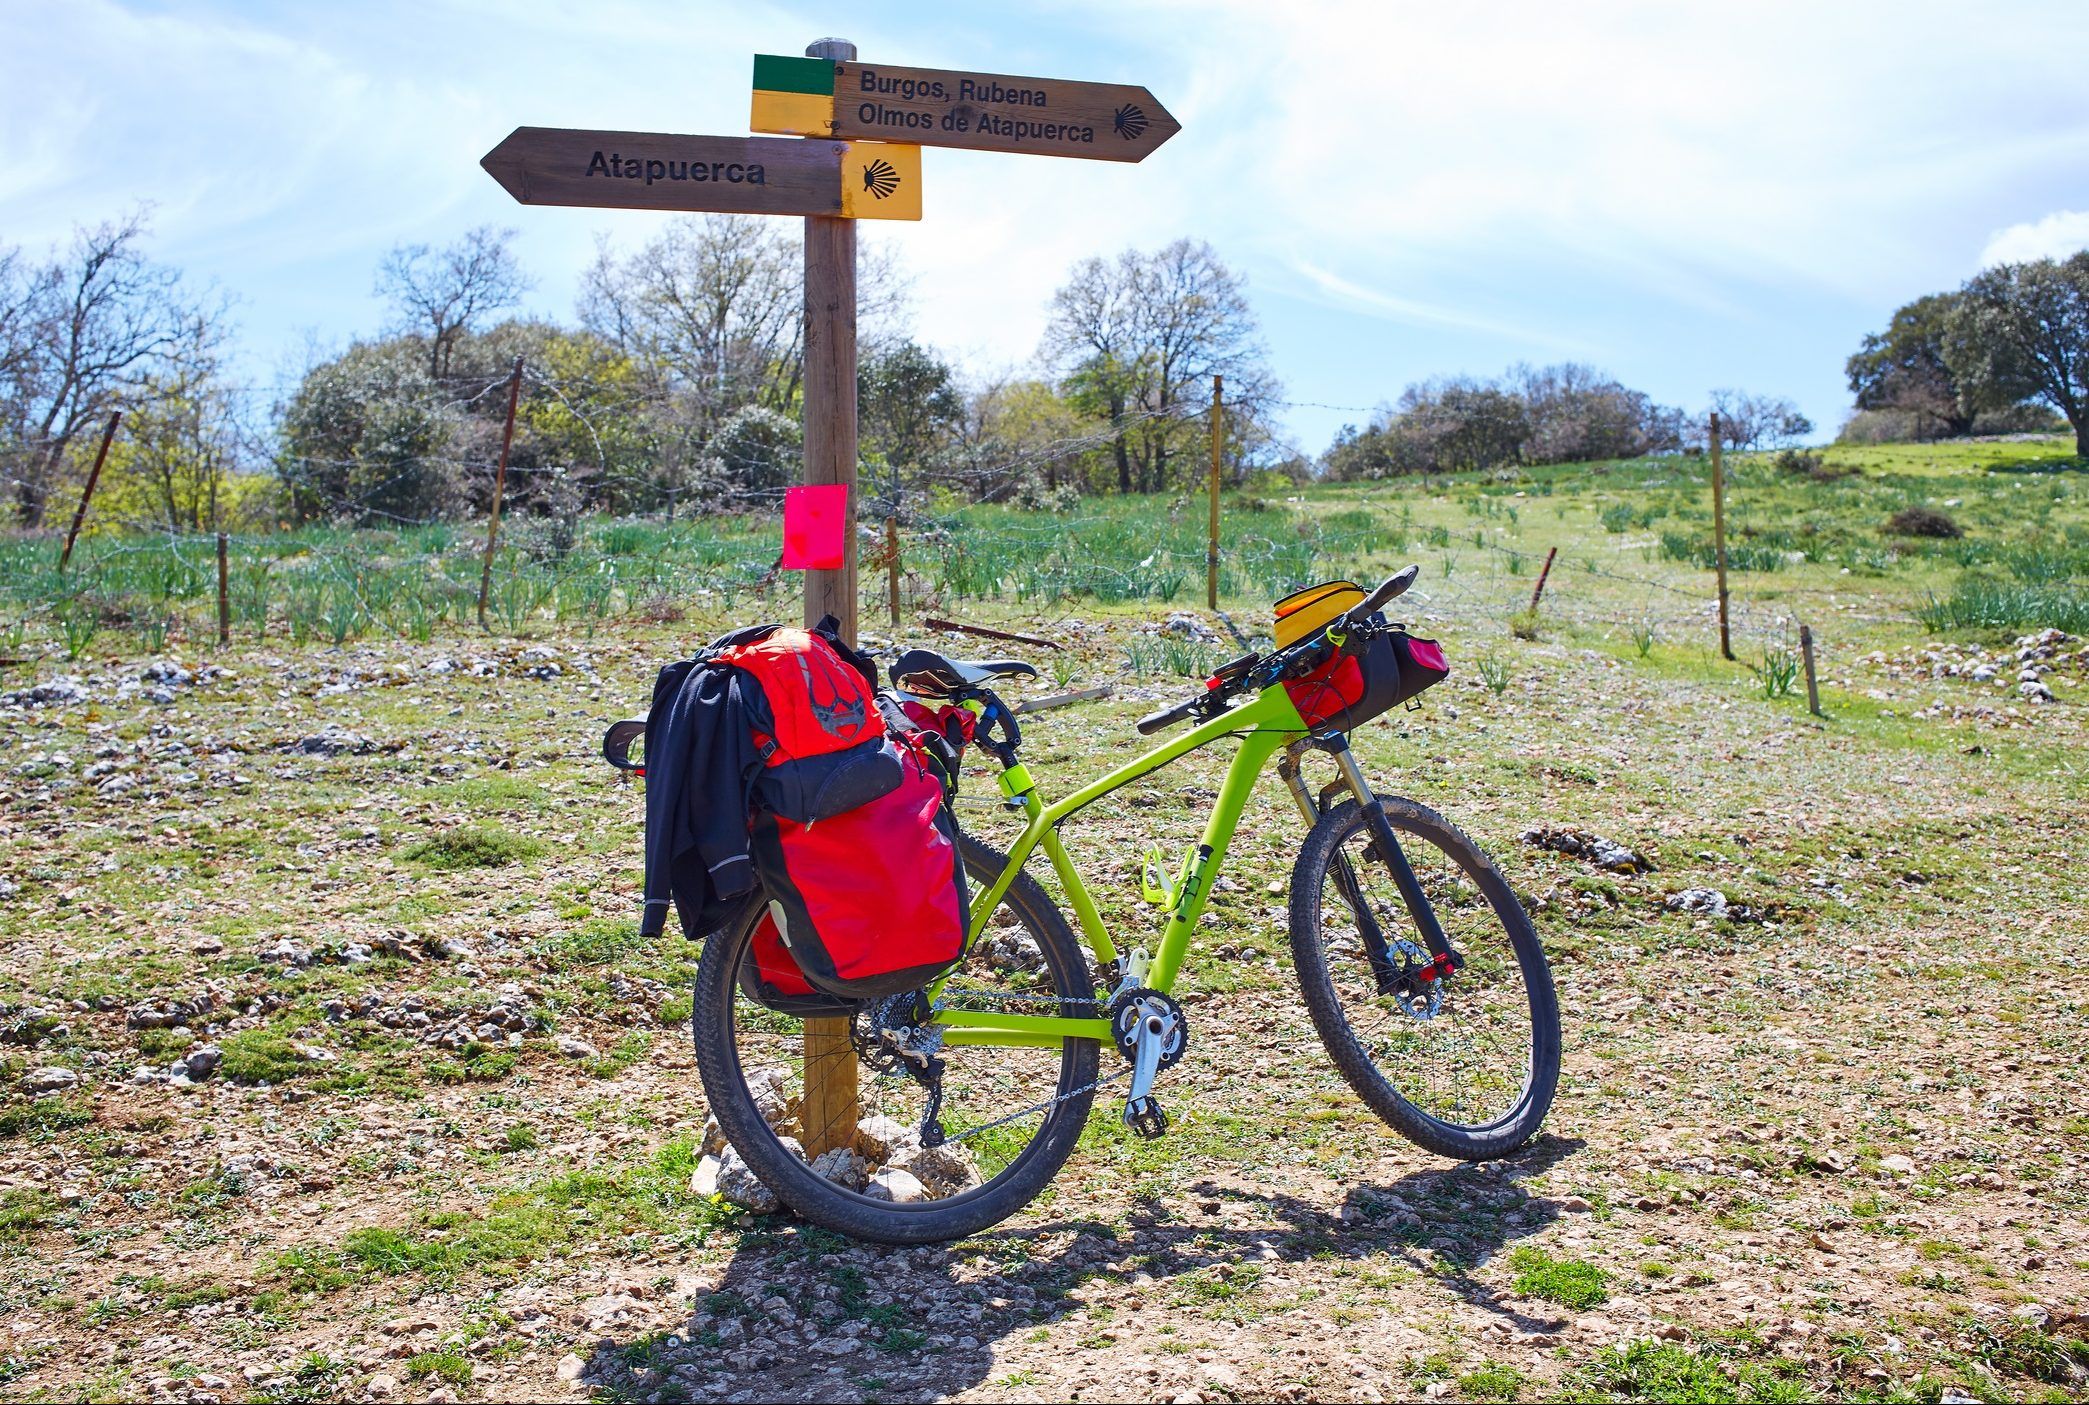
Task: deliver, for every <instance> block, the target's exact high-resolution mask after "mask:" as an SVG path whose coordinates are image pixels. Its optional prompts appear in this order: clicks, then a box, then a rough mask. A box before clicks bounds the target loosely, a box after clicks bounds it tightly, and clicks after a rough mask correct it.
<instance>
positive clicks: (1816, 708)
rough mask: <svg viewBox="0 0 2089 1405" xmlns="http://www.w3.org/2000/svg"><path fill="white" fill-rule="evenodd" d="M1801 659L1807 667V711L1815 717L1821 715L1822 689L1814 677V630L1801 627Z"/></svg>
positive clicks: (1804, 626)
mask: <svg viewBox="0 0 2089 1405" xmlns="http://www.w3.org/2000/svg"><path fill="white" fill-rule="evenodd" d="M1799 658H1800V660H1801V661H1802V662H1804V663H1805V665H1806V710H1807V711H1808V712H1810V713H1812V714H1813V715H1814V716H1815V717H1819V716H1820V715H1821V688H1820V684H1818V683H1817V682H1815V681H1814V676H1813V630H1812V629H1811V628H1809V627H1808V626H1806V625H1803V624H1802V625H1800V626H1799Z"/></svg>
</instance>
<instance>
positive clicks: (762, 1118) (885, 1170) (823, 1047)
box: [698, 843, 1096, 1223]
mask: <svg viewBox="0 0 2089 1405" xmlns="http://www.w3.org/2000/svg"><path fill="white" fill-rule="evenodd" d="M980 852H981V851H979V849H978V846H975V845H971V844H969V843H968V845H967V854H966V860H967V862H966V867H967V870H968V873H969V876H970V877H971V878H972V880H973V881H974V882H975V883H978V884H984V883H985V882H988V881H990V880H991V878H992V877H993V875H994V874H995V873H996V872H997V871H998V865H995V864H992V863H991V861H982V860H981V858H980V856H979V854H980ZM987 852H990V851H987ZM993 857H994V858H998V856H993ZM1028 906H1031V904H1030V903H1028V902H1021V901H1019V900H1018V898H1017V895H1016V890H1015V889H1014V888H1013V887H1011V889H1010V896H1009V898H1008V899H1006V900H1004V901H1003V903H1002V904H1001V906H1000V907H998V908H997V909H996V910H995V912H994V914H993V916H992V917H991V918H990V919H989V921H988V925H987V927H986V930H985V931H984V932H982V933H981V935H980V938H979V940H978V941H977V942H976V943H975V944H974V946H973V949H972V950H971V951H970V952H969V953H968V954H967V956H966V958H965V960H964V961H963V962H962V963H961V964H960V966H959V968H958V970H957V971H956V972H955V973H954V974H953V975H952V976H951V978H950V980H949V981H948V982H947V983H946V985H945V986H944V989H943V992H942V995H941V1001H942V1003H943V1004H944V1005H945V1006H946V1007H949V1008H966V1009H984V1010H1006V1011H1011V1012H1022V1013H1032V1014H1057V1013H1067V1014H1091V1013H1092V1012H1093V1007H1092V1003H1091V1002H1092V999H1093V990H1092V987H1091V985H1090V982H1089V976H1088V972H1087V968H1086V963H1085V961H1084V960H1083V959H1082V957H1081V953H1080V950H1079V948H1078V947H1077V946H1075V945H1074V943H1073V942H1072V940H1071V938H1070V936H1068V935H1066V934H1065V932H1064V924H1063V920H1061V922H1060V928H1061V930H1060V932H1059V933H1056V934H1055V933H1053V932H1049V931H1042V930H1039V929H1040V928H1042V927H1044V926H1045V925H1046V921H1047V920H1048V919H1045V918H1044V917H1043V915H1042V914H1028V915H1026V914H1025V912H1024V911H1022V908H1024V907H1028ZM1052 916H1054V917H1056V914H1052ZM758 917H759V909H758V908H753V909H750V910H749V912H748V914H747V915H746V917H745V918H744V920H743V921H741V922H739V923H735V924H734V925H733V926H732V927H731V928H729V929H728V930H727V931H726V932H721V933H720V934H718V936H716V937H714V938H713V939H712V940H713V942H715V943H717V944H719V951H718V953H717V955H716V957H715V958H713V959H719V960H728V959H729V960H732V961H733V962H734V964H735V968H737V962H738V960H740V959H744V953H745V951H746V949H747V946H748V944H749V942H750V941H751V939H752V931H753V926H754V923H755V921H756V920H757V919H758ZM706 956H707V957H712V953H710V952H707V953H706ZM720 1019H721V1015H720V1014H714V1015H713V1021H714V1023H713V1028H717V1022H718V1021H720ZM722 1020H723V1024H724V1026H725V1027H724V1028H723V1029H721V1030H720V1031H719V1032H720V1033H721V1034H722V1035H723V1036H724V1038H723V1040H722V1041H721V1047H722V1051H723V1052H724V1053H725V1054H726V1055H727V1057H726V1058H725V1059H724V1060H723V1061H722V1063H723V1067H722V1069H721V1070H720V1071H721V1073H722V1074H723V1075H724V1077H725V1078H726V1079H728V1080H731V1082H732V1083H733V1084H735V1085H736V1086H733V1087H728V1088H726V1089H710V1091H711V1092H712V1094H713V1104H714V1107H717V1109H718V1111H719V1113H720V1122H721V1123H722V1124H723V1125H724V1130H725V1131H726V1133H727V1134H728V1135H729V1136H730V1137H731V1138H732V1141H733V1144H734V1146H735V1147H736V1148H737V1149H739V1150H740V1152H741V1154H742V1155H743V1156H744V1157H745V1158H746V1160H747V1161H748V1162H749V1163H750V1164H751V1165H752V1166H753V1167H754V1169H755V1171H756V1172H757V1174H759V1175H760V1177H761V1178H762V1179H763V1180H764V1181H765V1182H767V1183H768V1184H769V1185H770V1186H771V1188H772V1189H773V1190H774V1191H776V1193H778V1194H779V1195H780V1196H782V1197H783V1198H784V1199H785V1200H786V1201H788V1202H790V1203H791V1204H792V1205H793V1206H794V1208H797V1209H799V1210H800V1211H801V1212H802V1213H805V1214H807V1215H808V1216H809V1217H812V1218H815V1219H838V1220H843V1221H847V1222H851V1223H853V1222H856V1221H859V1220H862V1219H864V1218H866V1217H890V1216H909V1215H921V1214H927V1213H930V1212H936V1211H946V1210H962V1209H963V1208H965V1207H974V1208H977V1209H985V1208H986V1207H985V1206H984V1205H983V1204H982V1203H981V1202H988V1201H995V1200H1001V1199H1011V1200H1012V1202H1013V1203H1012V1204H1010V1205H1009V1206H1007V1207H1006V1208H1004V1209H1001V1210H999V1211H998V1212H994V1213H992V1214H991V1218H990V1219H989V1220H988V1221H987V1222H991V1219H998V1218H1000V1217H1001V1215H1002V1214H1005V1213H1008V1212H1009V1211H1010V1210H1012V1209H1013V1208H1014V1207H1015V1206H1016V1205H1019V1204H1020V1203H1021V1202H1022V1201H1024V1200H1027V1199H1028V1198H1029V1197H1030V1196H1031V1195H1033V1194H1035V1192H1036V1190H1037V1189H1038V1188H1041V1186H1042V1184H1043V1182H1044V1180H1046V1179H1048V1178H1049V1176H1050V1175H1051V1174H1052V1173H1053V1172H1055V1171H1056V1170H1057V1167H1058V1164H1059V1162H1060V1161H1061V1160H1063V1158H1064V1154H1065V1148H1068V1147H1070V1146H1071V1144H1072V1140H1073V1138H1074V1137H1076V1136H1077V1135H1078V1130H1079V1124H1080V1122H1081V1121H1083V1120H1085V1118H1086V1114H1087V1107H1088V1102H1089V1098H1088V1097H1087V1096H1079V1095H1078V1094H1079V1092H1080V1090H1081V1089H1082V1085H1083V1084H1092V1082H1093V1080H1094V1077H1095V1062H1096V1059H1095V1050H1094V1046H1093V1044H1092V1043H1084V1042H1081V1041H1067V1042H1065V1043H1063V1044H1061V1045H1059V1046H1057V1047H1053V1048H1022V1047H1001V1046H985V1047H972V1046H966V1047H943V1048H940V1049H937V1050H935V1051H934V1057H936V1058H939V1059H940V1060H941V1061H942V1064H943V1069H942V1074H941V1078H940V1098H939V1099H938V1098H937V1096H936V1094H934V1093H932V1092H931V1088H930V1086H929V1084H928V1083H925V1082H924V1081H923V1080H922V1079H920V1078H917V1077H915V1076H914V1075H913V1074H911V1073H910V1072H908V1071H907V1065H906V1064H905V1063H903V1062H897V1061H891V1060H884V1061H883V1062H885V1063H886V1066H884V1067H882V1068H881V1067H878V1064H879V1063H880V1062H881V1059H880V1056H879V1054H878V1052H877V1050H876V1049H875V1047H874V1041H875V1025H874V1018H873V1012H872V1010H870V1009H864V1010H859V1011H858V1012H857V1013H856V1014H855V1015H854V1016H853V1017H852V1018H851V1019H850V1021H849V1026H850V1032H851V1036H852V1037H851V1039H850V1040H849V1042H848V1043H847V1044H845V1045H844V1044H838V1043H836V1042H835V1040H834V1038H833V1032H834V1030H835V1025H834V1023H833V1022H829V1023H828V1031H829V1032H828V1034H827V1035H826V1036H825V1037H824V1038H823V1037H822V1036H821V1035H820V1034H818V1033H815V1034H814V1036H813V1037H812V1038H811V1039H810V1040H808V1032H807V1028H806V1025H807V1021H806V1020H805V1019H803V1018H801V1017H799V1016H796V1015H787V1014H781V1013H778V1012H776V1011H774V1010H770V1009H768V1008H766V1007H765V1006H763V1005H762V1004H760V1003H759V1002H757V1001H756V1000H754V999H753V998H751V997H750V996H749V995H748V994H747V993H746V992H745V991H744V990H742V989H739V988H738V984H737V982H735V986H734V989H733V992H732V997H731V1004H730V1010H729V1012H724V1013H722ZM698 1037H699V1040H701V1039H702V1038H703V1037H704V1035H703V1032H702V1031H701V1030H700V1031H699V1032H698ZM844 1057H848V1058H856V1059H858V1061H859V1069H858V1073H857V1078H856V1091H857V1105H856V1111H855V1133H854V1135H853V1136H851V1137H843V1136H841V1135H839V1129H838V1127H837V1125H836V1124H837V1120H838V1119H837V1116H836V1111H835V1108H834V1105H833V1102H832V1100H831V1099H824V1098H822V1097H820V1096H819V1095H818V1094H817V1093H809V1091H808V1087H807V1083H808V1073H811V1074H814V1075H817V1074H819V1073H820V1072H821V1061H822V1060H839V1059H842V1058H844ZM829 1067H832V1065H831V1064H830V1065H829ZM815 1081H819V1080H817V1079H815ZM706 1083H707V1087H708V1086H709V1083H710V1075H709V1073H708V1071H707V1074H706ZM1070 1094H1074V1096H1070ZM727 1101H735V1102H737V1103H738V1104H739V1109H740V1111H741V1113H742V1115H741V1116H740V1117H738V1118H732V1117H729V1116H727V1115H726V1113H727V1109H726V1108H725V1107H724V1106H722V1105H721V1104H723V1103H725V1102H727ZM750 1111H751V1112H752V1114H753V1116H748V1115H746V1114H747V1113H749V1112H750ZM932 1113H933V1123H931V1114H932ZM844 1115H845V1114H844ZM757 1119H758V1120H757ZM1069 1121H1070V1122H1071V1124H1072V1125H1071V1127H1070V1128H1069V1127H1068V1125H1067V1124H1068V1122H1069ZM736 1122H737V1123H739V1124H741V1125H738V1126H736V1125H734V1124H735V1123H736ZM925 1124H926V1125H925ZM937 1127H940V1131H941V1133H942V1137H943V1140H942V1141H941V1142H940V1144H934V1143H935V1136H936V1131H935V1129H936V1128H937ZM925 1134H926V1135H925ZM1040 1159H1043V1160H1044V1161H1045V1162H1046V1163H1048V1164H1045V1165H1043V1166H1041V1167H1040V1166H1037V1165H1035V1164H1033V1163H1036V1162H1037V1161H1039V1160H1040ZM808 1163H810V1164H809V1165H808ZM1040 1171H1041V1173H1042V1174H1041V1175H1040V1174H1038V1173H1039V1172H1040ZM1033 1181H1034V1182H1035V1184H1030V1183H1031V1182H1033ZM822 1211H824V1212H825V1213H824V1214H823V1213H822Z"/></svg>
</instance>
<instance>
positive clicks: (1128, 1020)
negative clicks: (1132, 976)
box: [1109, 986, 1190, 1069]
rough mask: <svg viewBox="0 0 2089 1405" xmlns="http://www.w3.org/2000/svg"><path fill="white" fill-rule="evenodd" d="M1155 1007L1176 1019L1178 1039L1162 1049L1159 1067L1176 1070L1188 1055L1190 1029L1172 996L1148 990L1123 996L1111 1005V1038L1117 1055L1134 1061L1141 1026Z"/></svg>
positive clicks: (1133, 990)
mask: <svg viewBox="0 0 2089 1405" xmlns="http://www.w3.org/2000/svg"><path fill="white" fill-rule="evenodd" d="M1155 1006H1158V1007H1160V1008H1161V1009H1163V1010H1165V1011H1166V1012H1167V1013H1168V1014H1170V1015H1172V1016H1173V1017H1174V1019H1175V1035H1174V1037H1173V1038H1172V1039H1170V1040H1169V1041H1168V1043H1167V1044H1166V1045H1165V1046H1164V1047H1163V1048H1162V1049H1161V1060H1160V1067H1161V1068H1164V1069H1167V1068H1173V1067H1175V1065H1177V1064H1179V1063H1181V1062H1182V1056H1183V1055H1184V1054H1186V1053H1188V1052H1189V1047H1190V1025H1189V1018H1188V1016H1186V1015H1184V1014H1183V1011H1182V1006H1181V1004H1180V1003H1178V1002H1177V1001H1176V999H1175V998H1174V997H1173V996H1171V995H1164V994H1162V993H1161V992H1160V991H1157V990H1153V989H1150V988H1148V987H1146V986H1133V987H1132V988H1131V989H1130V990H1127V991H1122V992H1120V993H1119V994H1118V995H1117V997H1116V998H1115V999H1113V1000H1112V1001H1111V1002H1110V1008H1109V1019H1110V1035H1111V1039H1112V1041H1113V1042H1114V1043H1115V1044H1116V1045H1117V1052H1118V1053H1120V1054H1122V1055H1124V1056H1125V1058H1127V1059H1130V1058H1133V1057H1135V1055H1136V1053H1137V1050H1138V1046H1139V1022H1140V1020H1141V1019H1142V1018H1143V1017H1144V1016H1145V1015H1146V1014H1147V1013H1148V1012H1149V1011H1150V1010H1152V1009H1153V1008H1154V1007H1155Z"/></svg>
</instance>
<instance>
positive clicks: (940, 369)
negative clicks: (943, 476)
mask: <svg viewBox="0 0 2089 1405" xmlns="http://www.w3.org/2000/svg"><path fill="white" fill-rule="evenodd" d="M856 387H857V388H856V424H857V433H858V437H859V440H860V443H861V446H862V452H863V454H864V457H865V458H867V459H875V460H876V461H877V462H878V463H879V464H881V465H882V467H883V472H882V473H881V474H879V475H878V476H879V478H880V479H881V480H882V481H881V483H880V486H879V493H880V495H881V496H882V497H884V498H885V499H886V506H887V508H888V509H891V510H897V508H898V507H899V505H900V499H901V492H902V490H903V489H904V488H905V486H906V485H907V484H908V483H909V482H917V481H919V480H920V478H921V477H922V476H923V475H924V474H925V472H926V471H927V470H928V468H929V467H930V465H931V464H932V463H933V461H934V460H935V458H936V457H937V455H938V454H939V452H940V451H941V450H942V449H943V448H944V447H945V446H947V445H948V443H949V442H950V440H951V438H952V436H953V435H954V434H955V432H956V430H957V426H958V422H959V420H960V418H961V417H962V416H963V414H964V409H965V405H964V398H963V397H962V396H961V395H959V394H958V391H957V386H956V384H955V381H954V378H953V376H952V373H951V369H950V367H949V366H947V365H945V364H944V363H943V362H942V361H941V360H939V359H938V358H937V357H936V355H935V353H934V352H931V351H929V350H927V349H926V348H924V347H922V346H920V345H918V344H917V343H915V342H913V341H911V340H904V341H899V342H896V343H893V344H892V345H890V346H887V347H884V348H882V349H879V350H876V351H874V352H873V353H872V355H870V356H869V357H868V358H866V359H865V360H864V362H863V364H862V366H861V367H860V368H859V369H858V371H857V374H856Z"/></svg>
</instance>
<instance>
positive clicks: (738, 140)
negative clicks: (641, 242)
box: [479, 127, 921, 220]
mask: <svg viewBox="0 0 2089 1405" xmlns="http://www.w3.org/2000/svg"><path fill="white" fill-rule="evenodd" d="M479 164H480V165H481V166H483V167H485V169H486V172H487V174H489V175H491V176H492V177H493V178H494V179H495V180H497V181H499V182H500V183H501V187H502V189H504V190H506V191H507V192H508V194H510V195H512V196H514V197H515V198H516V199H517V200H519V201H521V202H522V203H523V204H525V205H578V206H583V207H587V208H592V209H604V208H607V209H625V210H690V211H711V212H716V213H721V214H748V215H837V216H840V217H842V218H845V219H886V220H918V219H920V218H921V148H920V147H918V146H907V145H898V144H894V143H888V142H863V143H856V142H845V141H790V140H785V139H782V138H774V137H691V136H676V135H674V134H672V133H666V132H595V131H583V130H577V129H573V128H567V127H517V128H516V129H515V130H514V131H513V132H510V133H509V134H508V137H507V140H505V141H503V142H502V143H501V144H500V145H499V146H496V147H495V148H493V150H491V151H489V152H487V153H486V155H485V156H484V157H483V158H482V159H481V160H480V162H479Z"/></svg>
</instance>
